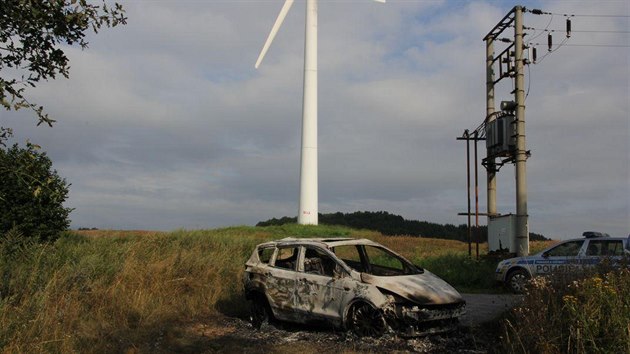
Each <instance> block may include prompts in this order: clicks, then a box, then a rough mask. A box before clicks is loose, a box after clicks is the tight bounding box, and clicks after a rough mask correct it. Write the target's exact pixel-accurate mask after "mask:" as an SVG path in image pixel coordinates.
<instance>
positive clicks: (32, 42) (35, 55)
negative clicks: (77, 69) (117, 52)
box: [0, 0, 127, 132]
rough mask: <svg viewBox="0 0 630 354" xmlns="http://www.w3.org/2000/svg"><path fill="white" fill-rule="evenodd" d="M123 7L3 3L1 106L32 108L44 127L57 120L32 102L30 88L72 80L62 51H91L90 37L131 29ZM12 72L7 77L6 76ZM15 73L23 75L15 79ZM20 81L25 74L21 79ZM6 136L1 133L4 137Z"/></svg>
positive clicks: (62, 0)
mask: <svg viewBox="0 0 630 354" xmlns="http://www.w3.org/2000/svg"><path fill="white" fill-rule="evenodd" d="M124 14H125V12H124V10H123V8H122V6H121V5H119V4H117V3H116V4H115V5H114V7H113V8H112V7H108V6H107V5H106V4H105V2H103V4H102V5H100V6H99V5H93V4H90V3H88V1H87V0H55V1H49V0H30V1H27V0H2V6H0V72H2V77H0V104H1V105H2V106H4V107H5V108H6V109H7V110H10V109H14V110H18V109H21V108H30V109H33V110H34V111H35V113H36V114H37V115H38V117H39V123H38V125H39V124H41V123H46V124H48V125H52V123H53V122H54V120H52V119H51V118H49V117H48V115H47V114H46V113H44V110H43V107H41V106H37V105H36V104H34V103H31V102H29V101H28V100H27V99H26V97H25V96H24V91H25V89H26V87H35V86H36V84H37V83H38V82H39V81H40V80H48V79H49V78H50V79H54V78H55V77H56V76H57V75H59V74H61V75H63V76H64V77H66V78H67V77H68V71H69V68H70V66H69V64H68V58H67V57H66V55H65V53H64V51H63V50H62V47H61V45H63V44H67V45H73V44H79V45H80V46H81V48H86V47H87V45H88V42H87V41H86V39H85V35H86V32H87V31H88V30H90V29H91V30H92V31H94V32H95V33H96V32H98V30H99V29H100V28H101V27H102V26H107V27H114V26H117V25H119V24H125V23H126V20H127V19H126V18H125V16H124ZM7 69H8V70H9V71H10V72H9V73H8V74H6V75H5V71H6V70H7ZM15 73H21V77H20V78H15ZM18 75H20V74H18ZM0 132H1V131H0Z"/></svg>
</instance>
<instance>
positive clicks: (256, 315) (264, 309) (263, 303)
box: [249, 295, 272, 329]
mask: <svg viewBox="0 0 630 354" xmlns="http://www.w3.org/2000/svg"><path fill="white" fill-rule="evenodd" d="M271 316H272V315H271V309H270V308H269V304H268V303H267V300H266V299H265V297H264V296H263V295H257V296H254V298H253V299H251V300H250V312H249V321H250V323H251V324H252V327H254V328H255V329H260V328H261V327H262V326H263V325H266V324H269V323H270V322H271Z"/></svg>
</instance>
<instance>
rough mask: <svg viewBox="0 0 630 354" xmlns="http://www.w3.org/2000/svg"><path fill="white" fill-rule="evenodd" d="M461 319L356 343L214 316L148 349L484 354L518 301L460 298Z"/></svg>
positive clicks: (337, 335)
mask: <svg viewBox="0 0 630 354" xmlns="http://www.w3.org/2000/svg"><path fill="white" fill-rule="evenodd" d="M464 298H465V299H466V301H467V304H468V305H467V314H466V315H464V316H463V317H462V318H461V319H460V326H459V327H458V328H456V329H455V330H453V331H451V332H449V333H443V334H432V335H426V336H423V337H416V338H401V337H399V336H396V335H394V334H386V335H385V336H383V337H381V338H378V339H375V338H359V337H356V336H354V335H352V334H350V333H348V332H341V331H334V330H331V329H328V328H319V327H312V326H302V325H295V324H289V323H278V324H274V325H264V326H263V328H261V329H260V330H255V329H253V328H252V327H251V325H250V324H249V323H248V321H247V320H245V319H241V318H235V317H227V316H222V315H217V316H215V317H213V318H208V319H205V320H203V321H197V322H194V323H182V324H180V325H178V326H177V327H176V328H175V329H174V330H171V331H168V334H166V335H165V336H164V337H161V338H158V339H157V340H156V342H155V343H154V345H153V348H151V351H152V352H161V353H171V352H173V353H292V354H294V353H297V354H308V353H382V352H390V353H487V352H492V346H493V344H494V341H495V340H496V334H495V333H492V332H493V330H495V329H496V319H497V317H499V316H500V315H501V314H502V313H503V312H505V311H506V310H508V309H509V308H511V307H512V306H514V305H515V304H516V303H517V302H518V301H519V299H520V298H519V297H517V296H514V295H507V294H491V295H490V294H464Z"/></svg>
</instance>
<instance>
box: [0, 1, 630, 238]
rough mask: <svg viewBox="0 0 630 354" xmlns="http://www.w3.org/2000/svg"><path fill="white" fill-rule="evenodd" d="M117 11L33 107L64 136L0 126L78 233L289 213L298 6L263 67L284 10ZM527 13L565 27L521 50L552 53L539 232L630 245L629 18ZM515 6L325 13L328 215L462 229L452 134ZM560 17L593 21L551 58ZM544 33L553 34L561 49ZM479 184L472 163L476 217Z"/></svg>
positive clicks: (293, 208)
mask: <svg viewBox="0 0 630 354" xmlns="http://www.w3.org/2000/svg"><path fill="white" fill-rule="evenodd" d="M122 4H123V6H124V8H125V9H126V11H127V17H128V24H127V25H126V26H121V27H116V28H113V29H107V28H104V29H102V30H101V31H100V32H99V33H98V34H96V35H94V34H91V35H89V36H88V40H89V42H90V45H89V48H88V49H86V50H83V51H82V50H81V49H80V48H77V47H68V46H64V51H65V52H66V54H67V55H68V57H69V58H70V65H71V69H70V77H69V79H64V78H58V79H56V80H53V81H49V82H44V83H41V84H40V85H39V86H38V87H37V88H35V89H29V90H28V91H27V95H28V98H29V99H30V100H31V101H34V102H37V103H38V104H41V105H43V106H44V107H45V109H46V111H47V112H48V113H49V115H50V116H51V117H53V118H54V119H56V120H57V123H55V125H54V127H53V128H49V127H46V126H39V127H36V123H37V119H36V117H35V114H34V113H32V112H29V111H25V110H20V111H18V112H14V111H1V112H0V122H1V124H2V125H3V126H7V127H11V128H13V130H14V138H13V141H14V142H19V143H21V144H24V143H25V142H26V140H27V139H29V140H30V141H31V142H34V143H37V144H39V145H41V146H42V148H43V150H45V151H46V152H47V154H48V155H49V156H50V157H51V159H52V161H53V164H54V168H55V169H56V170H57V171H58V173H59V175H60V176H62V177H64V178H65V179H66V180H67V181H68V182H69V183H71V187H70V193H69V198H68V200H67V203H66V206H67V207H70V208H74V211H73V212H72V213H71V215H70V217H71V220H72V222H71V226H72V227H73V228H79V227H89V228H92V227H96V228H101V229H145V230H174V229H179V228H185V229H200V228H217V227H225V226H232V225H254V224H256V223H257V222H258V221H262V220H266V219H269V218H272V217H282V216H295V215H296V214H297V208H298V196H299V160H300V136H301V135H300V134H301V133H300V132H301V112H302V77H303V53H304V11H305V2H304V1H301V0H298V1H296V3H295V4H294V6H293V8H292V9H291V11H290V12H289V14H288V16H287V18H286V20H285V23H284V25H283V27H282V28H281V29H280V32H279V33H278V36H277V37H276V38H275V41H274V43H273V44H272V46H271V48H270V50H269V52H268V53H267V56H266V57H265V60H264V61H263V63H262V65H261V67H260V68H259V69H258V70H256V69H255V68H254V63H255V61H256V59H257V57H258V54H259V52H260V50H261V48H262V45H263V44H264V41H265V39H266V38H267V35H268V33H269V31H270V29H271V26H272V25H273V23H274V21H275V19H276V16H277V14H278V12H279V11H280V8H281V7H282V4H283V1H282V0H265V1H262V0H261V1H256V0H249V1H233V0H232V1H174V0H173V1H123V2H122ZM521 4H522V5H524V6H526V7H527V8H539V9H542V10H544V11H546V12H551V13H554V14H555V15H533V14H531V13H527V14H526V15H525V18H524V22H525V25H526V26H528V27H532V28H534V29H531V30H527V36H526V39H528V38H529V41H530V42H531V43H539V44H540V45H538V46H537V48H538V59H539V60H538V62H537V63H536V64H532V65H529V66H528V68H526V72H525V81H526V88H527V92H528V95H527V100H526V113H525V114H526V115H525V121H526V139H527V150H531V157H530V158H529V159H528V161H527V191H528V212H529V227H530V231H531V232H536V233H542V234H544V235H546V236H548V237H552V238H555V239H566V238H571V237H576V236H580V235H581V233H582V232H583V231H586V230H596V231H601V232H607V233H610V234H611V235H615V236H626V235H628V233H630V167H629V165H630V146H629V143H628V138H629V137H630V123H629V122H630V110H629V103H628V102H629V100H630V88H629V85H630V76H629V69H630V59H629V58H630V56H629V54H630V49H629V48H628V45H629V44H630V34H629V33H628V32H629V31H630V25H629V16H630V11H629V5H628V2H627V1H597V2H592V1H567V0H565V1H543V2H538V1H523V2H521ZM514 5H515V3H514V2H508V1H412V0H408V1H395V0H389V1H388V2H387V3H386V4H380V3H376V2H373V1H368V0H347V1H342V0H338V1H332V0H331V1H326V0H321V1H320V4H319V55H318V60H319V136H318V143H319V211H320V213H331V212H337V211H341V212H354V211H388V212H390V213H394V214H399V215H402V216H403V217H405V218H407V219H414V220H426V221H430V222H436V223H451V224H463V223H466V217H463V216H458V215H457V214H458V213H461V212H465V211H466V208H467V191H466V146H465V145H466V144H465V143H464V142H462V141H457V140H456V138H457V137H459V136H461V135H462V133H463V131H464V130H465V129H470V130H473V129H475V128H477V127H478V126H479V125H480V124H481V123H482V122H483V120H484V118H485V112H486V107H485V104H486V97H485V58H484V57H485V43H484V41H483V40H482V39H483V38H484V37H485V35H486V34H487V33H488V32H489V31H490V30H491V29H492V28H493V27H494V26H495V25H496V24H497V23H498V22H499V21H500V20H501V19H502V18H503V16H505V14H506V13H507V12H508V11H509V10H510V9H511V8H512V7H513V6H514ZM562 14H576V15H588V16H574V17H572V30H573V33H572V34H571V37H570V38H569V39H568V40H567V41H566V42H565V44H566V45H563V46H561V47H558V46H557V44H560V43H561V42H562V40H563V39H565V33H564V28H565V17H564V16H562ZM593 15H615V16H613V17H611V16H593ZM545 28H547V29H549V30H556V32H553V37H554V47H553V49H554V51H553V52H551V53H549V52H548V51H547V47H546V42H547V38H546V37H547V33H544V32H543V31H542V29H545ZM580 31H584V32H580ZM506 37H513V32H512V29H511V28H510V29H509V31H508V32H506ZM584 45H586V46H584ZM602 45H606V46H602ZM610 45H616V46H617V47H613V46H610ZM555 49H557V50H555ZM496 50H497V52H498V51H499V50H502V47H501V46H500V45H498V44H497V47H496ZM547 54H548V55H547ZM543 56H544V58H543V59H542V60H540V59H541V58H542V57H543ZM511 85H512V84H511V82H510V81H509V80H503V81H502V82H501V83H500V84H499V85H498V86H497V89H496V91H497V98H496V101H497V104H498V102H500V101H501V100H511V99H513V98H512V97H513V96H512V95H511V93H510V92H511V90H512V86H511ZM484 157H485V149H484V143H483V142H481V143H480V144H479V161H481V159H482V158H484ZM514 172H515V171H514V166H513V165H510V164H508V165H505V166H503V167H502V169H501V170H500V172H499V173H498V175H497V184H498V191H497V198H498V199H497V204H498V207H497V209H498V211H499V212H500V213H502V214H508V213H515V209H516V207H515V205H516V201H515V186H514V176H515V174H514ZM485 181H486V174H485V170H484V169H483V167H481V166H479V211H480V212H485V210H486V209H485V208H486V193H485V183H486V182H485ZM471 192H472V193H474V190H471ZM473 195H474V194H473ZM473 203H474V199H473ZM473 209H474V204H473ZM480 223H481V224H485V223H486V220H485V217H482V218H480Z"/></svg>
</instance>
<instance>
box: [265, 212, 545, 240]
mask: <svg viewBox="0 0 630 354" xmlns="http://www.w3.org/2000/svg"><path fill="white" fill-rule="evenodd" d="M296 222H297V218H296V217H288V216H284V217H282V218H280V219H276V218H273V219H270V220H266V221H261V222H259V223H258V224H256V226H278V225H285V224H295V223H296ZM319 222H320V223H321V224H324V225H340V226H347V227H351V228H356V229H367V230H373V231H378V232H380V233H382V234H383V235H387V236H395V235H407V236H416V237H426V238H443V239H447V240H458V241H468V230H467V229H468V227H467V225H466V224H460V225H457V226H456V225H453V224H445V225H442V224H437V223H432V222H428V221H418V220H406V219H405V218H403V217H402V216H400V215H395V214H390V213H388V212H386V211H377V212H371V211H357V212H354V213H341V212H336V213H330V214H319ZM476 237H478V239H477V238H476ZM529 238H530V240H531V241H546V240H549V239H548V238H546V237H545V236H543V235H540V234H536V233H533V232H530V233H529ZM472 240H473V241H476V240H478V241H479V242H485V241H487V240H488V228H487V226H480V227H479V229H478V230H476V228H475V227H473V230H472Z"/></svg>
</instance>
